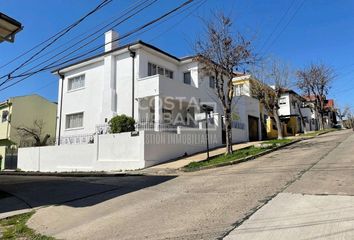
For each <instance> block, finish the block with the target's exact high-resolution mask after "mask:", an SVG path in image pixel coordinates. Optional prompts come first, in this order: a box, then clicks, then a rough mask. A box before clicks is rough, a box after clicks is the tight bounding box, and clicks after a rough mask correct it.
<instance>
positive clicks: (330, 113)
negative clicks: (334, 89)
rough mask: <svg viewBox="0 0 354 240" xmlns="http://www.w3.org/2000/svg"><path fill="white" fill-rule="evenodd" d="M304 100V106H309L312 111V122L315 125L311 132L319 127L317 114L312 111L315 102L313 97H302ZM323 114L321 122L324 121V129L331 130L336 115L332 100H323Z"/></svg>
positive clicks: (335, 122) (335, 121)
mask: <svg viewBox="0 0 354 240" xmlns="http://www.w3.org/2000/svg"><path fill="white" fill-rule="evenodd" d="M304 99H305V100H306V105H308V106H311V109H312V111H313V120H312V121H313V122H314V123H315V126H316V128H315V129H312V130H318V129H319V127H320V123H319V121H320V117H319V114H318V113H316V111H315V110H314V103H315V101H316V97H315V96H314V95H310V96H304ZM324 104H325V107H324V112H323V120H324V128H331V127H334V126H335V125H336V124H337V117H336V116H337V113H336V109H335V105H334V100H333V99H328V100H327V99H325V100H324Z"/></svg>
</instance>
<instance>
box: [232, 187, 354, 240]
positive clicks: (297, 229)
mask: <svg viewBox="0 0 354 240" xmlns="http://www.w3.org/2000/svg"><path fill="white" fill-rule="evenodd" d="M353 203H354V197H353V196H336V195H331V196H317V195H303V194H292V193H281V194H279V195H278V196H277V197H275V198H274V199H273V200H271V201H270V202H269V203H268V204H267V205H266V206H264V207H263V208H261V209H260V210H259V211H257V212H256V213H255V214H254V215H253V216H252V217H251V218H250V219H249V220H248V221H246V222H245V223H244V224H242V225H241V226H240V227H239V228H237V229H236V230H235V231H233V232H231V234H230V235H228V236H227V237H226V238H225V239H227V240H231V239H235V240H236V239H237V240H249V239H252V240H268V239H269V240H270V239H272V240H273V239H287V240H310V239H311V240H315V239H326V240H336V239H348V240H351V239H354V229H353V226H354V204H353Z"/></svg>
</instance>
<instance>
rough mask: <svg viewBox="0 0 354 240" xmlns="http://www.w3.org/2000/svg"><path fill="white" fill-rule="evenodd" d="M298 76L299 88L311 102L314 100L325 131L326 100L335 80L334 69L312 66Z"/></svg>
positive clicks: (321, 65) (322, 65)
mask: <svg viewBox="0 0 354 240" xmlns="http://www.w3.org/2000/svg"><path fill="white" fill-rule="evenodd" d="M296 75H297V78H298V80H297V86H298V87H299V88H300V89H301V90H302V92H303V94H304V95H306V96H307V97H308V98H309V99H310V100H311V99H313V104H314V108H315V111H316V112H317V114H318V115H319V116H320V129H321V130H322V129H324V113H325V100H326V95H327V94H328V91H329V88H330V85H331V82H332V80H333V78H334V71H333V69H332V68H330V67H328V66H326V65H324V64H317V65H316V64H311V65H310V66H308V67H307V68H305V69H303V70H299V71H297V73H296Z"/></svg>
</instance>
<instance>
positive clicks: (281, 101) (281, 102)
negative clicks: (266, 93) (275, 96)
mask: <svg viewBox="0 0 354 240" xmlns="http://www.w3.org/2000/svg"><path fill="white" fill-rule="evenodd" d="M284 104H286V98H285V97H281V98H280V99H279V105H284Z"/></svg>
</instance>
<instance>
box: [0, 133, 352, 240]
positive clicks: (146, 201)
mask: <svg viewBox="0 0 354 240" xmlns="http://www.w3.org/2000/svg"><path fill="white" fill-rule="evenodd" d="M352 141H354V135H353V134H352V131H338V132H334V133H329V134H326V135H322V136H319V137H317V138H315V139H309V140H305V141H302V142H299V143H296V144H294V145H291V146H288V147H286V148H284V149H282V150H279V151H276V152H273V153H271V154H268V155H266V156H263V157H260V158H257V159H255V160H253V161H249V162H244V163H242V164H239V165H233V166H226V167H222V168H216V169H210V170H204V171H199V172H193V173H184V174H181V175H179V176H125V177H90V178H84V177H80V178H75V177H44V176H41V177H26V176H0V190H2V191H6V192H9V193H11V194H13V195H14V196H16V197H17V199H21V201H23V202H24V204H23V207H19V206H17V207H14V209H12V211H18V210H21V209H25V208H28V209H31V208H36V209H37V211H36V213H35V214H34V216H33V217H32V218H31V219H30V221H29V223H28V225H29V226H30V227H31V228H33V229H35V230H36V231H38V232H40V233H43V234H45V235H49V236H54V237H56V238H58V239H216V238H223V237H225V236H227V237H230V236H232V235H234V233H235V231H237V230H238V229H239V228H240V227H242V226H244V224H246V223H247V222H248V221H249V220H251V218H252V217H254V216H256V214H257V213H258V211H261V210H262V209H264V208H265V207H267V206H269V204H270V203H272V201H275V200H277V197H279V196H282V194H292V195H296V194H299V193H301V194H303V193H306V194H319V195H320V194H323V192H325V191H326V192H327V193H326V194H334V193H335V194H337V193H338V192H339V191H340V192H341V193H342V192H344V193H347V194H348V195H351V192H349V190H348V189H351V190H352V188H351V186H350V182H348V181H351V182H353V181H352V180H353V179H352V178H351V175H350V173H352V170H353V167H354V161H349V160H345V156H347V155H343V156H341V155H340V154H339V153H335V157H337V156H338V157H337V158H334V157H332V158H329V157H328V156H330V155H331V153H332V152H338V151H335V150H336V149H342V150H343V149H345V148H347V147H343V146H342V145H343V144H347V143H348V144H349V145H350V144H352ZM342 150H340V151H339V152H341V151H342ZM351 150H352V153H351V155H353V156H354V149H352V148H351ZM336 159H337V160H336ZM338 159H339V160H338ZM340 159H342V160H341V161H340ZM343 164H344V165H343ZM327 169H328V171H327ZM315 170H317V171H315ZM350 171H351V172H350ZM328 172H332V173H331V174H329V173H328ZM334 174H338V178H336V177H334V176H333V175H334ZM352 175H353V174H352ZM313 178H316V179H313ZM326 179H331V180H330V181H331V182H332V181H333V179H335V180H338V181H335V182H336V184H334V183H333V186H332V188H330V187H328V188H327V189H325V187H324V186H322V185H324V184H326V183H327V180H326ZM301 181H303V182H304V183H303V184H301ZM331 184H332V183H331ZM301 185H303V186H301ZM316 186H317V187H316ZM321 188H323V190H321ZM316 191H318V192H317V193H316ZM331 191H332V193H331ZM335 191H336V192H335ZM300 202H301V201H300ZM343 204H345V203H344V202H343ZM257 210H258V211H257ZM1 211H2V210H1V208H0V212H1ZM235 228H236V229H235Z"/></svg>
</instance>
